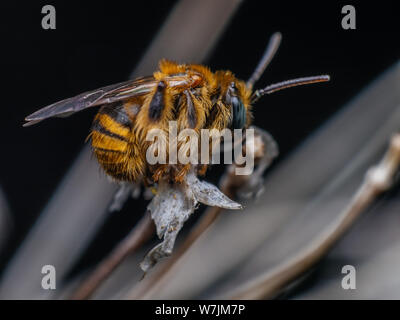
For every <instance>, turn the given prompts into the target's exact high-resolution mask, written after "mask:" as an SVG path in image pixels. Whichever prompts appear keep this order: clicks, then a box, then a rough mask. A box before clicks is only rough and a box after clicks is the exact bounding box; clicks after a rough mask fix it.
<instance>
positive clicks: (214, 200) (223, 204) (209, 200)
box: [186, 173, 243, 210]
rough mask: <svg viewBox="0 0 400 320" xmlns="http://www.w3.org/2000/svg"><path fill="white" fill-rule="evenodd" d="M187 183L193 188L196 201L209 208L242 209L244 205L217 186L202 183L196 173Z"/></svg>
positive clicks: (191, 174) (187, 179) (188, 176)
mask: <svg viewBox="0 0 400 320" xmlns="http://www.w3.org/2000/svg"><path fill="white" fill-rule="evenodd" d="M186 182H187V183H188V185H189V186H190V188H191V191H192V192H193V195H194V197H195V199H196V200H197V201H198V202H201V203H203V204H206V205H208V206H213V207H220V208H225V209H234V210H237V209H242V208H243V207H242V205H241V204H240V203H237V202H235V201H233V200H231V199H229V198H228V197H227V196H226V195H224V194H223V193H222V192H221V191H220V190H219V189H218V188H217V187H216V186H214V185H213V184H211V183H208V182H206V181H200V180H199V179H198V178H197V177H196V176H195V174H194V173H189V174H188V175H187V178H186Z"/></svg>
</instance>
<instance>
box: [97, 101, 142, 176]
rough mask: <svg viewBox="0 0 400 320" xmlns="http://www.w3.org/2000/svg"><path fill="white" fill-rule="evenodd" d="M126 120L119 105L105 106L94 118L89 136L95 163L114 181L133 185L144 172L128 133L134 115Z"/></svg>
mask: <svg viewBox="0 0 400 320" xmlns="http://www.w3.org/2000/svg"><path fill="white" fill-rule="evenodd" d="M130 116H131V117H130ZM130 116H129V115H128V114H127V112H126V109H125V107H124V105H123V104H122V103H115V104H110V105H106V106H104V107H102V108H101V109H100V110H99V112H98V113H97V115H96V117H95V118H94V121H93V125H92V131H91V133H90V139H91V143H92V147H93V152H94V154H95V155H96V157H97V160H98V161H99V163H100V165H101V166H102V167H103V169H104V171H105V172H106V173H107V174H109V175H110V176H112V177H113V178H115V179H117V180H128V181H135V180H137V178H138V177H139V176H141V175H142V174H143V171H144V168H143V166H144V161H143V159H142V157H143V154H142V153H141V151H140V148H139V146H138V144H137V143H136V140H135V135H134V133H133V131H132V128H133V119H134V118H132V117H134V115H133V114H131V115H130Z"/></svg>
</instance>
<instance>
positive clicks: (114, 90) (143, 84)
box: [24, 76, 157, 127]
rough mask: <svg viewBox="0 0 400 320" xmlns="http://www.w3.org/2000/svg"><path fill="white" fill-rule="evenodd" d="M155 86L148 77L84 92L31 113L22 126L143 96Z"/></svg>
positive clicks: (154, 81) (153, 81)
mask: <svg viewBox="0 0 400 320" xmlns="http://www.w3.org/2000/svg"><path fill="white" fill-rule="evenodd" d="M156 84H157V81H156V80H154V78H153V77H152V76H149V77H142V78H138V79H135V80H129V81H125V82H121V83H117V84H113V85H110V86H106V87H102V88H99V89H96V90H93V91H88V92H84V93H81V94H79V95H77V96H75V97H72V98H68V99H65V100H62V101H59V102H56V103H53V104H51V105H49V106H47V107H44V108H43V109H40V110H38V111H36V112H34V113H32V114H31V115H29V116H27V117H26V118H25V120H26V121H28V122H27V123H25V124H24V126H25V127H26V126H30V125H33V124H36V123H38V122H40V121H42V120H45V119H47V118H51V117H68V116H70V115H71V114H73V113H75V112H79V111H81V110H84V109H86V108H89V107H95V106H100V105H104V104H108V103H112V102H115V101H119V100H124V99H127V98H132V97H135V96H140V95H144V94H147V93H149V92H151V90H152V89H153V88H154V86H155V85H156Z"/></svg>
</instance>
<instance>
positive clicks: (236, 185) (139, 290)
mask: <svg viewBox="0 0 400 320" xmlns="http://www.w3.org/2000/svg"><path fill="white" fill-rule="evenodd" d="M253 128H254V129H255V141H254V150H253V151H252V152H253V153H254V160H255V163H256V164H257V168H256V170H255V171H254V172H253V174H252V175H250V176H246V175H242V176H239V175H236V174H235V165H234V164H232V165H230V166H229V167H228V168H227V170H226V172H225V174H224V175H223V176H222V178H221V180H220V190H221V191H222V192H223V193H224V194H225V195H227V196H228V197H229V198H234V197H235V196H237V195H239V196H241V197H245V198H251V197H257V196H259V195H260V193H261V192H262V191H263V178H262V176H263V173H264V171H265V170H266V169H267V168H268V166H269V165H270V164H271V162H272V161H273V159H274V158H275V157H277V156H278V146H277V144H276V142H275V141H274V139H273V138H272V137H271V135H269V134H268V133H267V132H266V131H264V130H262V129H260V128H257V127H253ZM221 212H222V208H220V207H215V206H214V207H210V208H208V209H207V210H206V212H205V213H204V215H203V217H202V218H201V220H200V221H199V222H198V223H197V224H196V225H195V227H194V228H193V229H192V230H191V232H190V234H189V235H188V236H187V238H186V239H185V240H184V242H183V243H182V244H181V246H180V247H179V248H178V250H177V251H176V252H174V254H173V255H172V257H171V258H170V259H169V260H167V261H166V262H165V263H164V264H163V265H162V266H161V267H160V268H159V269H158V270H157V271H155V272H154V273H153V274H151V275H149V278H148V279H146V280H147V281H146V283H145V285H143V286H137V287H134V288H133V289H132V291H131V292H130V293H128V296H127V298H128V299H146V298H148V297H149V296H150V295H151V293H152V292H154V291H157V290H158V289H159V288H160V287H161V286H162V285H163V284H164V283H166V282H167V281H168V275H169V274H171V272H173V267H174V266H175V265H176V264H177V262H178V261H179V259H180V258H181V257H182V256H183V255H184V254H185V252H186V251H188V250H189V249H190V247H191V246H192V245H193V243H195V241H196V240H197V239H198V238H199V237H200V236H201V235H202V234H203V233H204V232H205V231H206V230H207V229H208V228H209V227H210V226H211V225H212V224H213V222H214V221H216V219H217V218H218V216H219V214H220V213H221Z"/></svg>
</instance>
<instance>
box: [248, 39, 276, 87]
mask: <svg viewBox="0 0 400 320" xmlns="http://www.w3.org/2000/svg"><path fill="white" fill-rule="evenodd" d="M281 39H282V34H281V33H280V32H275V33H274V34H273V35H272V36H271V39H270V40H269V43H268V46H267V48H266V49H265V51H264V54H263V56H262V58H261V60H260V62H259V63H258V65H257V68H256V69H255V70H254V72H253V74H252V75H251V77H250V78H249V80H247V86H248V87H249V88H253V85H254V84H255V83H256V82H257V81H258V79H260V77H261V75H262V74H263V72H264V71H265V69H266V68H267V66H268V65H269V63H270V62H271V60H272V58H273V57H274V55H275V53H276V51H277V50H278V48H279V45H280V43H281Z"/></svg>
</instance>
